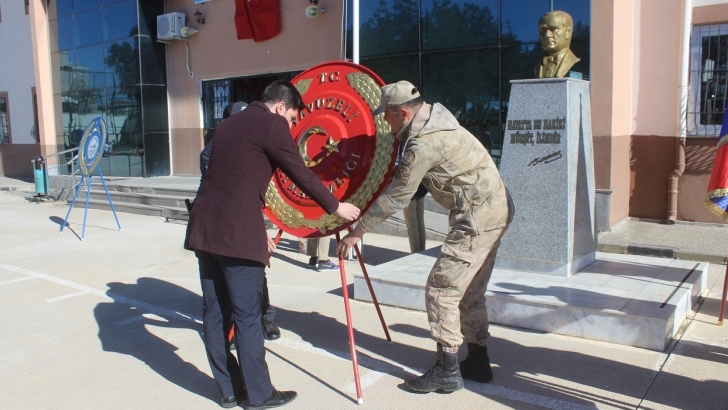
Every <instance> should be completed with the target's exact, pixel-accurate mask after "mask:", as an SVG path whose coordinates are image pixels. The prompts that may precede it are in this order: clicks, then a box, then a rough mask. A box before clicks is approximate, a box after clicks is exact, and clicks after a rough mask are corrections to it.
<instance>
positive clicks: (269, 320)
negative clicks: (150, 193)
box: [185, 101, 281, 350]
mask: <svg viewBox="0 0 728 410" xmlns="http://www.w3.org/2000/svg"><path fill="white" fill-rule="evenodd" d="M247 107H248V103H246V102H244V101H238V102H235V103H232V104H228V105H227V106H225V110H223V113H222V120H223V121H225V120H226V119H227V118H230V116H231V115H234V114H238V113H240V112H242V111H243V110H244V109H245V108H247ZM213 134H214V133H213ZM212 141H214V140H213V139H212V138H211V139H210V142H208V143H207V144H206V145H205V148H204V149H203V150H202V152H201V153H200V187H202V182H203V181H204V180H205V174H206V173H207V164H208V163H209V162H210V151H211V150H212ZM197 191H198V192H199V191H200V188H197ZM185 204H186V205H187V212H188V213H189V212H190V211H192V206H194V202H192V203H190V202H189V201H188V200H185ZM260 308H261V309H262V312H263V322H262V324H263V337H264V338H265V340H276V339H278V338H279V337H281V331H280V329H278V325H276V322H275V319H276V309H275V308H274V307H273V306H272V305H271V304H270V299H269V297H268V285H267V284H266V285H265V287H264V288H263V301H262V305H261V306H260ZM224 316H225V317H224V320H223V322H224V323H225V329H230V328H231V327H232V326H233V323H232V312H230V311H228V312H226V313H225V314H224ZM228 332H230V331H228ZM229 346H230V350H235V349H236V347H235V342H234V341H231V342H230V344H229Z"/></svg>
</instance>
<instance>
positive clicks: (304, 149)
mask: <svg viewBox="0 0 728 410" xmlns="http://www.w3.org/2000/svg"><path fill="white" fill-rule="evenodd" d="M314 135H325V136H327V137H329V139H328V141H327V142H326V144H324V145H323V146H322V151H321V152H322V153H324V154H325V155H318V156H317V157H314V158H315V159H312V158H311V157H310V156H309V155H308V140H309V139H310V138H311V137H313V136H314ZM340 142H341V140H338V141H334V139H333V138H332V137H331V136H330V135H328V134H327V133H326V130H324V129H323V128H321V127H312V128H309V129H308V130H306V132H304V133H303V134H302V135H301V138H300V139H299V140H298V153H299V154H300V155H301V158H302V159H303V162H304V163H305V164H306V166H307V167H309V168H311V167H313V166H316V165H318V164H319V163H321V161H323V160H324V158H326V157H328V156H329V155H331V154H332V153H334V152H339V143H340Z"/></svg>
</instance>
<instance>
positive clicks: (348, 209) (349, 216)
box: [334, 202, 361, 221]
mask: <svg viewBox="0 0 728 410" xmlns="http://www.w3.org/2000/svg"><path fill="white" fill-rule="evenodd" d="M360 212H361V210H360V209H359V208H357V207H356V206H354V205H352V204H350V203H347V202H339V207H338V208H336V211H334V214H336V216H339V217H341V218H344V219H346V220H347V221H354V220H356V219H357V218H359V213H360Z"/></svg>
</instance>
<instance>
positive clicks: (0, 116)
mask: <svg viewBox="0 0 728 410" xmlns="http://www.w3.org/2000/svg"><path fill="white" fill-rule="evenodd" d="M10 141H11V140H10V110H9V109H8V93H0V144H10Z"/></svg>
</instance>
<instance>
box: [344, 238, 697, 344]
mask: <svg viewBox="0 0 728 410" xmlns="http://www.w3.org/2000/svg"><path fill="white" fill-rule="evenodd" d="M439 251H440V249H439V247H438V248H432V249H429V250H427V251H425V252H422V253H418V254H412V255H408V256H405V257H403V258H400V259H397V260H395V261H392V262H389V263H385V264H382V265H378V266H375V267H372V268H370V269H369V270H368V274H369V277H370V280H371V282H372V287H373V288H374V292H375V293H376V295H377V300H378V301H379V303H381V304H385V305H391V306H398V307H404V308H409V309H417V310H425V282H426V280H427V275H428V274H429V272H430V269H431V268H432V265H433V264H434V262H435V259H436V258H437V255H438V253H439ZM595 258H596V259H595V261H594V263H592V264H591V265H589V266H588V267H587V268H585V269H583V270H582V271H580V272H578V273H576V274H574V275H572V276H570V277H562V276H551V275H543V274H540V273H533V272H522V271H514V270H505V269H499V268H496V269H495V270H494V271H493V276H492V277H491V280H490V283H489V285H488V290H487V291H486V304H487V307H488V314H489V317H490V320H491V322H493V323H498V324H503V325H508V326H514V327H520V328H525V329H533V330H541V331H547V332H554V333H560V334H565V335H570V336H577V337H584V338H587V339H594V340H600V341H604V342H610V343H616V344H622V345H629V346H636V347H642V348H647V349H652V350H664V348H665V347H666V346H667V344H668V343H669V342H670V340H671V338H672V337H673V336H674V335H675V333H676V332H677V331H678V329H679V328H680V325H681V324H682V322H683V321H684V320H685V318H686V316H687V314H688V313H689V312H690V310H691V309H692V307H693V306H694V305H695V303H696V302H697V300H698V297H699V296H700V294H701V292H702V291H703V290H704V289H705V287H706V281H707V270H708V264H707V263H704V262H691V261H684V260H676V259H665V258H654V257H648V256H636V255H621V254H611V253H602V252H597V253H596V255H595ZM354 298H355V299H359V300H365V301H371V296H370V294H369V289H368V287H367V285H366V281H365V280H364V276H363V274H362V273H361V272H355V273H354Z"/></svg>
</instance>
